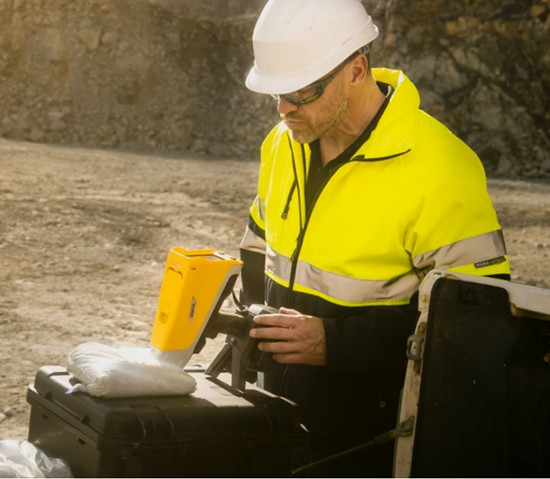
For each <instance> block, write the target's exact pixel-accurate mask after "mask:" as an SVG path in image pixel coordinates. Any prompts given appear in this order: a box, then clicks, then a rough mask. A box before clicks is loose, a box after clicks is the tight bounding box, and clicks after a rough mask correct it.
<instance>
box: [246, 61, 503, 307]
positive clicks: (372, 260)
mask: <svg viewBox="0 0 550 479" xmlns="http://www.w3.org/2000/svg"><path fill="white" fill-rule="evenodd" d="M373 73H374V75H375V78H376V80H377V81H380V82H384V83H388V84H390V85H392V87H393V88H394V90H395V91H394V92H393V94H392V97H391V99H390V101H389V103H388V105H387V107H386V110H385V111H384V113H383V115H382V117H381V119H380V121H379V123H378V125H377V126H376V128H375V129H374V131H373V133H372V134H371V136H370V138H369V139H368V141H367V142H366V143H364V144H363V145H362V146H361V147H360V148H359V150H358V151H357V152H356V153H355V154H354V155H353V158H352V159H351V160H350V161H349V162H347V163H345V164H343V165H342V166H340V167H339V168H338V169H337V170H336V171H335V172H334V173H333V175H332V176H331V178H330V180H329V181H328V182H327V184H326V185H325V187H324V188H323V190H322V191H321V192H320V194H319V196H318V198H317V201H316V202H315V206H314V207H313V209H312V211H311V214H310V215H309V217H307V218H306V211H305V200H304V190H305V179H306V176H307V171H308V167H309V160H310V150H309V147H308V146H307V145H304V146H302V145H300V144H299V143H296V142H294V141H293V140H291V138H290V135H289V132H288V131H287V128H286V126H285V125H284V123H281V124H279V125H278V126H277V127H276V128H275V129H274V130H273V131H272V132H271V133H270V134H269V136H268V137H267V138H266V140H265V142H264V144H263V147H262V163H261V169H260V175H259V185H258V196H257V198H256V200H255V202H254V204H253V206H252V209H251V211H250V215H251V220H252V221H251V226H252V227H251V228H250V229H249V230H248V232H247V234H246V236H245V238H244V240H243V243H242V248H244V249H250V250H253V251H262V252H265V254H266V263H265V274H266V275H267V277H268V278H269V281H270V282H273V283H275V284H276V285H278V286H280V287H282V288H288V287H289V286H291V287H292V289H293V291H295V292H300V293H304V294H307V295H312V296H315V297H318V298H322V299H324V300H326V301H328V302H331V303H335V304H339V305H342V306H350V307H354V306H366V305H396V304H406V303H408V302H409V299H410V297H411V296H412V295H413V294H414V292H415V291H416V290H417V289H418V286H419V283H420V281H421V280H422V278H423V277H424V276H425V274H426V273H427V272H428V271H429V270H430V269H433V268H440V269H448V270H451V271H455V272H460V273H467V274H474V275H497V274H508V273H509V265H508V260H507V257H506V251H505V246H504V241H503V238H502V233H501V228H500V225H499V223H498V220H497V215H496V213H495V211H494V208H493V206H492V203H491V199H490V197H489V195H488V192H487V187H486V178H485V173H484V170H483V167H482V164H481V162H480V161H479V159H478V157H477V156H476V154H475V153H474V152H473V151H472V150H471V149H470V148H468V146H466V145H465V144H464V143H463V142H462V141H461V140H460V139H458V138H457V137H456V136H454V135H453V134H452V133H451V132H449V131H448V130H447V128H446V127H444V126H443V125H442V124H441V123H440V122H438V121H436V120H435V119H433V118H432V117H430V116H429V115H427V114H426V113H424V112H423V111H422V110H420V109H419V96H418V92H417V90H416V88H415V87H414V85H413V84H412V83H411V82H410V80H408V79H407V77H406V76H405V75H404V74H403V73H401V72H399V71H394V70H386V69H374V70H373Z"/></svg>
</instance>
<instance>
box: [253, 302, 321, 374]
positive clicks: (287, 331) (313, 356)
mask: <svg viewBox="0 0 550 479" xmlns="http://www.w3.org/2000/svg"><path fill="white" fill-rule="evenodd" d="M254 322H255V323H257V324H258V325H265V326H270V327H268V328H262V327H256V328H252V329H251V330H250V336H251V337H252V338H256V339H267V340H271V341H261V342H259V343H258V348H259V349H260V350H261V351H265V352H268V353H273V359H274V360H275V361H277V362H278V363H282V364H308V365H310V366H324V365H325V364H326V363H327V346H326V339H325V328H324V326H323V321H322V320H321V319H320V318H317V317H315V316H306V315H303V314H301V313H300V312H298V311H296V310H294V309H288V308H281V309H280V310H279V313H276V314H260V315H258V316H256V317H255V318H254ZM273 340H276V341H273Z"/></svg>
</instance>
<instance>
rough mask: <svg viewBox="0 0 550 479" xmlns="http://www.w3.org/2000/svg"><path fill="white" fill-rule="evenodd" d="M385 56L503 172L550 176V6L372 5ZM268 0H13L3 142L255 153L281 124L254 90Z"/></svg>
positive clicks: (5, 7)
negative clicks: (256, 46)
mask: <svg viewBox="0 0 550 479" xmlns="http://www.w3.org/2000/svg"><path fill="white" fill-rule="evenodd" d="M365 3H366V5H367V8H368V10H369V12H370V13H371V15H372V16H373V17H374V19H375V21H376V23H377V24H378V25H379V27H380V29H381V32H382V34H381V36H380V38H379V39H378V40H377V41H376V42H375V45H374V49H373V57H372V62H373V65H375V66H377V65H380V66H388V67H391V68H400V69H403V70H404V71H405V72H406V73H407V74H408V76H409V77H410V78H411V79H412V80H413V81H414V82H415V83H416V84H417V86H418V87H419V89H420V93H421V97H422V106H423V108H424V109H426V110H427V111H428V112H430V113H432V114H433V115H435V116H436V117H437V118H439V119H441V120H442V121H443V122H444V123H445V124H447V125H448V126H449V127H450V128H451V129H452V130H453V131H455V132H456V133H457V134H459V135H460V136H461V137H462V138H463V139H464V140H465V141H467V142H468V143H469V144H470V145H471V146H472V147H473V148H474V149H475V150H476V151H477V152H478V154H479V155H480V157H481V159H482V161H483V162H484V164H485V166H486V169H487V172H488V174H489V175H491V176H501V177H525V178H548V177H550V153H549V152H550V137H549V133H548V132H549V130H550V128H549V127H550V100H549V92H550V49H549V48H548V45H549V40H550V35H549V31H550V15H549V13H550V3H549V1H548V0H454V1H453V2H447V1H446V0H412V1H410V0H387V1H383V0H379V1H374V0H366V1H365ZM263 4H264V0H201V1H200V2H198V1H193V0H2V1H0V136H2V137H5V138H10V139H18V140H29V141H33V142H44V143H59V144H67V145H81V146H88V147H100V148H117V149H129V150H137V151H149V152H152V151H154V152H157V153H158V152H174V153H177V154H178V155H179V154H193V155H205V156H207V157H213V158H235V159H247V160H249V159H255V158H256V157H257V152H258V147H259V143H260V141H261V140H262V138H263V136H264V135H265V133H267V131H268V130H269V129H270V128H271V126H272V125H273V123H274V122H275V121H276V120H277V115H276V111H275V105H274V103H273V100H272V99H271V98H269V97H264V96H261V95H256V94H253V93H251V92H248V91H247V90H246V88H245V87H244V84H243V81H244V78H245V76H246V73H247V71H248V69H249V68H250V66H251V63H252V45H251V34H252V30H253V27H254V23H255V21H256V18H257V16H258V13H259V12H260V10H261V8H262V6H263Z"/></svg>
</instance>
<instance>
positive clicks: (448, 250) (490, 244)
mask: <svg viewBox="0 0 550 479" xmlns="http://www.w3.org/2000/svg"><path fill="white" fill-rule="evenodd" d="M504 255H506V246H505V245H504V236H503V234H502V230H497V231H492V232H490V233H485V234H482V235H479V236H474V237H472V238H467V239H465V240H462V241H457V242H456V243H453V244H451V245H447V246H442V247H441V248H438V249H436V250H433V251H429V252H428V253H424V254H421V255H419V256H416V257H415V258H413V265H414V267H415V268H418V269H419V270H424V271H426V272H427V271H428V270H431V269H434V268H437V269H449V268H451V267H453V266H455V267H456V266H465V265H469V264H475V263H481V262H483V261H488V260H492V259H493V258H497V257H499V256H504Z"/></svg>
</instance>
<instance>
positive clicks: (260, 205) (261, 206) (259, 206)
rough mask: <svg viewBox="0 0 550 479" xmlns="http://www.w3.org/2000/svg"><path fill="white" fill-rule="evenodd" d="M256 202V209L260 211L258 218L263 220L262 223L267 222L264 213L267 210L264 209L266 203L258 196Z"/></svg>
mask: <svg viewBox="0 0 550 479" xmlns="http://www.w3.org/2000/svg"><path fill="white" fill-rule="evenodd" d="M255 202H256V208H257V209H258V216H259V217H260V218H261V219H262V221H265V217H264V211H265V208H264V201H263V200H261V199H260V197H259V196H256V199H255Z"/></svg>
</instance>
